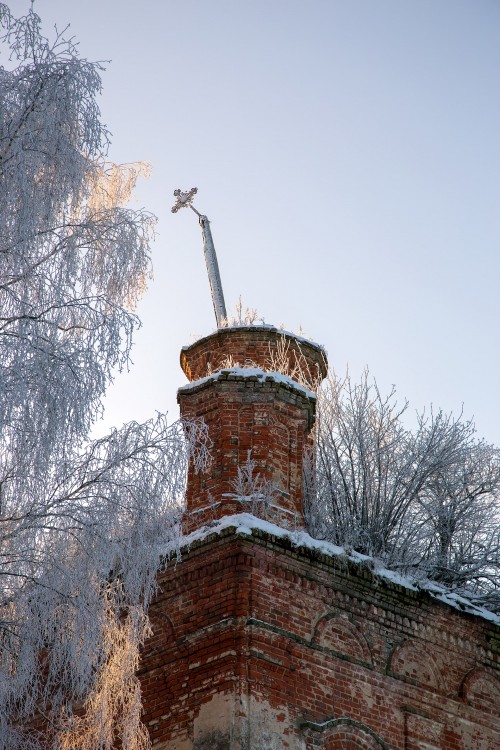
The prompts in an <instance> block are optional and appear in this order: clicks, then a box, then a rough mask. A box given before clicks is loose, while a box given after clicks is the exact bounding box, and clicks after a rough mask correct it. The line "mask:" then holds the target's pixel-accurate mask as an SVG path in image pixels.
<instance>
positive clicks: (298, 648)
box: [142, 527, 500, 750]
mask: <svg viewBox="0 0 500 750" xmlns="http://www.w3.org/2000/svg"><path fill="white" fill-rule="evenodd" d="M271 528H272V527H271ZM238 531H239V530H238V529H237V528H229V529H225V530H221V531H219V532H218V533H213V534H212V535H211V536H207V538H205V539H204V540H201V541H199V542H195V543H194V544H192V546H191V549H190V550H189V552H185V553H184V555H183V559H182V562H181V563H178V564H177V565H172V566H171V567H169V568H168V569H167V570H166V572H165V573H164V575H163V576H162V578H161V579H160V586H161V591H162V593H161V594H160V595H159V597H158V599H157V601H156V602H155V604H154V606H153V609H152V613H151V614H152V619H153V625H154V631H155V634H154V637H153V638H152V639H151V641H150V642H149V643H148V650H147V653H146V654H145V657H144V660H143V670H142V680H143V689H144V699H145V705H146V717H145V718H146V722H147V724H148V726H149V729H150V732H151V736H152V738H153V741H154V747H155V748H156V749H157V750H285V748H288V749H289V750H316V748H321V749H322V750H340V749H342V750H345V749H347V750H354V749H356V750H360V749H361V748H365V749H366V750H373V749H375V748H376V749H377V750H378V749H380V748H391V749H393V750H396V749H397V750H430V749H432V748H439V750H497V749H498V748H499V747H500V725H499V720H498V709H499V703H498V701H499V698H500V674H499V657H500V629H499V628H498V626H495V625H494V624H493V623H491V622H488V621H487V620H485V619H482V618H480V617H475V616H471V615H469V614H465V613H461V612H459V611H457V610H455V609H453V608H452V607H450V606H448V605H446V604H442V603H440V602H438V601H436V600H434V599H432V598H431V596H430V595H429V594H428V593H426V592H417V591H412V590H409V589H407V588H403V587H402V586H400V585H398V584H396V583H392V582H389V581H387V580H384V579H380V578H377V577H376V576H374V574H373V573H372V572H371V570H370V569H369V568H368V567H366V566H364V565H362V564H355V563H352V562H351V561H349V560H347V559H346V558H342V557H338V556H337V557H333V556H329V555H326V554H321V553H319V552H317V551H315V550H313V549H310V548H308V547H304V546H301V547H300V546H299V547H294V546H293V544H292V543H291V542H290V540H288V539H284V538H280V537H278V536H274V535H273V534H272V533H271V532H266V531H262V530H259V529H254V530H253V533H250V531H249V533H248V534H247V535H243V534H242V533H238Z"/></svg>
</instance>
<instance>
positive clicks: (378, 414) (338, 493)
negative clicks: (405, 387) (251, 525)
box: [305, 372, 500, 610]
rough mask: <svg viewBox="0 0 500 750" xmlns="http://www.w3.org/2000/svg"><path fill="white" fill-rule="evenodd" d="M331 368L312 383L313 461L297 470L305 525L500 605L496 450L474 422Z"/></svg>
mask: <svg viewBox="0 0 500 750" xmlns="http://www.w3.org/2000/svg"><path fill="white" fill-rule="evenodd" d="M410 422H411V420H410V418H409V415H408V404H407V403H404V404H403V405H399V406H398V403H397V399H396V394H395V391H394V389H393V390H392V391H391V392H390V393H389V395H388V396H383V395H382V394H381V393H380V391H379V389H378V387H377V384H376V382H375V381H374V380H372V379H371V378H370V376H369V374H368V372H365V373H364V375H363V377H362V379H361V381H360V382H359V383H354V382H353V381H352V379H351V377H350V376H349V375H347V376H346V377H345V378H343V379H342V378H339V377H337V376H336V375H335V374H330V376H329V378H328V380H327V381H326V384H324V386H323V388H322V389H321V390H320V391H319V393H318V419H317V428H316V462H315V466H313V465H312V463H311V464H310V465H309V469H308V470H307V467H306V472H305V482H306V494H307V496H308V498H309V509H308V514H309V524H310V529H311V533H312V534H313V535H315V536H319V537H322V538H326V539H329V540H330V541H332V542H334V543H336V544H341V545H347V546H349V547H352V548H354V549H356V550H358V551H360V552H363V553H365V554H368V555H371V556H373V557H376V558H379V559H381V560H382V561H383V562H384V563H385V564H386V565H388V566H389V567H394V568H396V569H398V570H400V571H402V572H405V573H407V574H409V575H412V576H414V577H415V578H417V579H418V578H428V579H432V580H434V581H438V582H441V583H443V584H444V585H446V586H447V587H449V588H450V589H452V590H454V591H457V592H461V593H465V594H466V595H468V596H472V597H474V598H475V600H476V601H477V602H480V603H482V604H484V605H485V606H487V607H490V608H491V609H494V610H498V609H500V451H499V450H498V449H496V448H494V447H493V446H491V445H488V444H487V443H485V442H484V441H481V440H478V439H477V438H476V436H475V429H474V424H473V423H472V422H471V421H468V420H466V419H464V418H463V417H462V416H459V417H457V418H454V417H453V416H452V415H447V414H445V413H443V412H442V411H433V410H431V411H430V412H429V413H428V414H425V413H424V414H420V415H418V414H417V415H416V417H415V419H414V420H413V423H414V426H413V427H411V426H409V423H410Z"/></svg>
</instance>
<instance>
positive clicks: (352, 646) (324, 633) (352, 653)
mask: <svg viewBox="0 0 500 750" xmlns="http://www.w3.org/2000/svg"><path fill="white" fill-rule="evenodd" d="M312 642H313V643H315V644H317V645H318V646H323V647H324V648H328V649H329V650H331V651H335V652H336V653H339V654H343V655H344V656H348V657H350V658H351V659H354V660H355V661H360V662H364V663H365V664H370V665H371V664H372V656H371V652H370V648H369V646H368V643H367V642H366V639H365V637H364V635H363V634H362V633H361V632H360V630H359V629H358V628H357V627H356V626H355V625H354V624H353V623H352V622H350V620H348V619H347V618H346V617H342V616H341V615H338V614H336V613H333V612H330V613H328V614H326V615H324V616H323V617H322V618H321V619H320V620H319V621H318V622H317V623H316V627H315V629H314V633H313V637H312Z"/></svg>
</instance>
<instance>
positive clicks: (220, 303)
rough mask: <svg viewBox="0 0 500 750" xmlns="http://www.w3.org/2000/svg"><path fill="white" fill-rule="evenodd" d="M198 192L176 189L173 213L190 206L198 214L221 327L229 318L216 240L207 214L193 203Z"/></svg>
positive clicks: (216, 314)
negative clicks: (202, 212) (216, 250)
mask: <svg viewBox="0 0 500 750" xmlns="http://www.w3.org/2000/svg"><path fill="white" fill-rule="evenodd" d="M197 192H198V188H191V190H187V191H186V192H182V191H181V190H174V195H175V197H176V198H177V200H176V202H175V204H174V205H173V206H172V213H173V214H175V213H177V211H178V210H179V209H180V208H186V207H189V208H190V209H191V210H192V211H194V212H195V214H196V215H197V216H198V220H199V222H200V226H201V231H202V234H203V252H204V253H205V263H206V264H207V271H208V280H209V281H210V289H211V292H212V302H213V304H214V312H215V319H216V321H217V327H218V328H220V327H221V326H222V325H223V323H224V321H225V320H226V319H227V313H226V305H225V302H224V294H223V292H222V282H221V280H220V273H219V264H218V263H217V255H216V253H215V246H214V241H213V239H212V232H211V231H210V222H209V220H208V218H207V217H206V216H204V215H203V214H200V212H199V211H197V210H196V208H195V207H194V206H193V205H192V203H193V198H194V196H195V195H196V193H197Z"/></svg>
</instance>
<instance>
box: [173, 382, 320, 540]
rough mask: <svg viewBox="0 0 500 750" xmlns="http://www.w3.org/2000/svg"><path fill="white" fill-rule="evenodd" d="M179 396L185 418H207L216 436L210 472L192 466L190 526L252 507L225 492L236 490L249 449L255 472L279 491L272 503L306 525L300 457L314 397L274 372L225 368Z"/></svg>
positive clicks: (296, 523)
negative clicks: (237, 371) (260, 376)
mask: <svg viewBox="0 0 500 750" xmlns="http://www.w3.org/2000/svg"><path fill="white" fill-rule="evenodd" d="M178 401H179V405H180V409H181V414H182V416H183V417H184V418H187V419H189V418H195V417H197V418H202V419H203V420H204V421H205V422H206V424H207V425H208V431H209V436H210V439H211V441H212V449H211V450H212V456H213V465H212V468H211V470H210V472H209V473H208V474H199V473H198V474H197V473H196V472H195V471H194V469H193V467H191V468H190V471H189V476H188V484H187V494H186V504H187V513H188V516H187V518H188V519H189V521H190V523H191V525H194V526H200V525H202V524H203V523H205V522H206V521H207V520H210V518H220V517H221V516H222V515H224V514H228V513H229V514H230V513H234V512H240V511H241V510H247V509H248V510H249V511H250V512H251V508H243V507H242V506H241V504H239V503H237V502H235V501H232V500H231V499H229V498H228V497H227V496H226V495H227V494H231V493H234V490H235V487H234V482H235V481H236V478H237V474H238V467H242V466H244V465H245V463H246V461H247V458H248V455H249V451H250V456H251V459H252V460H253V461H254V462H255V472H254V473H255V474H259V477H260V480H261V481H266V480H267V481H269V482H271V483H273V484H274V485H275V487H276V488H277V490H279V492H277V494H276V497H275V499H274V501H273V504H275V505H278V506H279V508H281V509H282V510H280V511H279V512H280V513H282V515H283V516H284V517H285V516H287V515H288V516H289V525H292V526H302V525H303V497H302V461H303V455H304V449H305V446H306V441H307V435H308V433H309V431H310V429H311V427H312V424H313V419H314V409H315V399H314V397H312V396H308V395H307V394H306V392H305V391H304V390H303V389H300V388H294V387H293V386H290V385H287V384H285V383H280V382H275V381H274V380H273V379H272V376H268V377H267V378H266V379H265V380H259V379H258V378H257V377H255V376H253V377H247V376H244V375H237V374H234V373H232V372H231V371H227V372H223V374H222V375H221V376H219V377H218V378H217V379H216V380H209V381H208V382H202V383H200V385H196V384H194V386H190V387H189V389H187V390H183V389H180V391H179V393H178ZM204 509H206V510H204ZM273 512H274V511H273ZM207 514H212V515H211V517H210V518H209V517H208V515H207Z"/></svg>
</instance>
